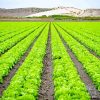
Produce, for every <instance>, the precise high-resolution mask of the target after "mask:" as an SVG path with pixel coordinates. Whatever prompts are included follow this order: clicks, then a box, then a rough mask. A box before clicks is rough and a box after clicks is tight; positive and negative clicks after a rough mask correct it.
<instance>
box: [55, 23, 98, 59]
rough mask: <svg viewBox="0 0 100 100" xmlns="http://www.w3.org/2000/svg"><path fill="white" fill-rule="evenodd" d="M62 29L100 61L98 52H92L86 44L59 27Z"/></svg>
mask: <svg viewBox="0 0 100 100" xmlns="http://www.w3.org/2000/svg"><path fill="white" fill-rule="evenodd" d="M56 25H58V24H56ZM58 26H59V27H60V28H62V29H63V30H64V31H65V32H66V33H68V34H69V35H70V36H72V37H73V38H74V39H75V40H76V41H77V42H79V43H80V44H81V45H83V46H84V47H85V48H86V49H87V50H88V51H89V52H90V53H91V54H92V55H93V56H95V57H96V58H98V59H99V60H100V56H98V55H97V54H96V52H94V51H92V50H90V48H88V47H87V46H86V45H85V44H84V43H82V42H81V41H80V40H78V39H77V38H75V37H74V36H73V35H72V34H70V33H69V32H68V31H67V30H65V29H64V28H63V27H61V26H60V25H58Z"/></svg>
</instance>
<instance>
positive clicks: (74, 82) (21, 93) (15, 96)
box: [1, 24, 90, 100]
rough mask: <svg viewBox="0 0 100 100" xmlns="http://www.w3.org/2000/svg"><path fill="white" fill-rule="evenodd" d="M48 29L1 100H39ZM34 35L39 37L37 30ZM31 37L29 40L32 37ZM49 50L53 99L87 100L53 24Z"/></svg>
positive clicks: (86, 95)
mask: <svg viewBox="0 0 100 100" xmlns="http://www.w3.org/2000/svg"><path fill="white" fill-rule="evenodd" d="M41 29H42V28H41ZM38 30H39V29H38ZM48 30H49V24H48V25H47V26H46V27H45V28H44V30H43V31H42V33H41V35H40V36H39V37H38V39H37V41H36V42H35V44H34V46H33V48H32V49H31V51H30V53H29V55H28V56H27V58H26V59H25V61H24V63H23V64H22V65H21V66H20V67H19V69H18V71H17V72H16V74H15V75H14V77H13V78H12V80H11V82H10V85H9V86H8V88H7V89H6V90H5V91H4V92H3V96H2V97H1V100H36V99H38V91H39V87H40V84H41V74H42V71H43V58H44V55H45V52H46V44H47V39H48ZM34 34H39V31H37V32H36V31H35V32H34ZM34 37H35V36H34ZM30 38H32V36H31V35H30ZM30 38H28V39H30ZM24 42H25V41H24ZM24 44H25V43H24ZM25 45H26V44H25ZM51 48H52V64H53V65H52V67H53V76H52V80H53V83H54V99H55V100H65V99H67V100H75V99H79V100H90V95H89V93H88V92H87V89H86V87H85V85H84V83H83V82H82V81H81V79H80V76H79V74H78V72H77V70H76V68H75V66H74V64H73V62H72V61H71V58H70V56H69V55H68V53H67V51H66V49H65V47H64V45H63V43H62V41H61V39H60V37H59V35H58V33H57V31H56V29H55V28H54V26H53V24H51Z"/></svg>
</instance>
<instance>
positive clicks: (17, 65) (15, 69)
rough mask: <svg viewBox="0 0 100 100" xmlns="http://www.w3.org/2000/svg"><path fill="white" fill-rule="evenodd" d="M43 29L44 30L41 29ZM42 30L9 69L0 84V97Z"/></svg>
mask: <svg viewBox="0 0 100 100" xmlns="http://www.w3.org/2000/svg"><path fill="white" fill-rule="evenodd" d="M43 29H44V28H43ZM43 29H42V30H41V32H40V33H39V35H38V36H37V37H36V38H35V39H34V40H33V42H32V43H31V45H30V46H29V48H28V49H27V51H26V52H25V54H24V55H23V56H22V57H21V58H20V60H19V61H18V63H17V64H15V65H14V67H13V68H12V69H11V71H10V72H9V74H8V76H6V77H4V81H3V83H2V84H0V96H2V93H3V91H4V90H5V89H6V88H7V87H8V85H9V84H10V81H11V79H12V78H13V76H14V75H15V74H16V72H17V70H18V68H19V67H20V66H21V65H22V64H23V62H24V61H25V59H26V57H27V56H28V54H29V53H30V51H31V49H32V48H33V46H34V43H35V42H36V40H37V39H38V37H39V36H40V34H41V33H42V31H43Z"/></svg>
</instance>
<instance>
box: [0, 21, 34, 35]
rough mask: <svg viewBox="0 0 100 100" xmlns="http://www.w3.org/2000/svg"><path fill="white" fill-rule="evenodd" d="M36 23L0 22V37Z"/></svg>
mask: <svg viewBox="0 0 100 100" xmlns="http://www.w3.org/2000/svg"><path fill="white" fill-rule="evenodd" d="M35 24H36V23H34V24H33V23H23V22H21V23H18V22H14V23H12V22H0V37H2V36H6V35H8V34H10V33H11V34H12V33H14V32H17V31H19V30H22V29H24V28H28V27H30V26H33V25H35Z"/></svg>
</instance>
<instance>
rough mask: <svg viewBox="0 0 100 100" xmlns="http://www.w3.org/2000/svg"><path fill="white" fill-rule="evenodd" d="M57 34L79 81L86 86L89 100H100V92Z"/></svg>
mask: <svg viewBox="0 0 100 100" xmlns="http://www.w3.org/2000/svg"><path fill="white" fill-rule="evenodd" d="M56 30H57V28H56ZM57 31H58V30H57ZM58 34H59V36H60V38H61V40H62V42H63V44H64V46H65V48H66V51H67V52H68V54H69V56H70V58H71V59H72V61H73V63H74V65H75V66H76V68H77V71H78V73H79V75H80V78H81V80H82V81H83V82H84V83H85V86H86V88H87V90H88V92H89V94H90V96H91V100H100V92H99V91H98V90H97V89H96V88H95V86H94V85H93V82H92V81H91V79H90V77H89V76H88V74H87V73H86V72H85V71H84V69H83V66H82V64H81V63H80V62H79V61H78V60H77V58H76V57H75V55H74V54H73V52H72V51H71V49H70V48H69V46H68V44H67V43H66V42H65V40H64V39H63V37H62V36H61V34H60V33H59V31H58Z"/></svg>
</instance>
